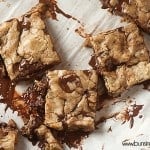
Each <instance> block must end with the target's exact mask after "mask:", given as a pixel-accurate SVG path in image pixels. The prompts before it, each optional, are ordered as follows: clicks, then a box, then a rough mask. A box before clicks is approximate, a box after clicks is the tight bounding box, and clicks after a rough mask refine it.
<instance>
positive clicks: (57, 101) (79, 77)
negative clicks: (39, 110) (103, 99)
mask: <svg viewBox="0 0 150 150" xmlns="http://www.w3.org/2000/svg"><path fill="white" fill-rule="evenodd" d="M47 78H48V79H49V85H48V86H49V88H48V92H47V95H46V104H45V121H44V124H45V125H46V126H48V127H50V128H53V129H56V130H68V131H74V130H83V131H85V132H88V131H92V130H94V129H95V124H94V123H95V113H96V102H97V82H98V77H97V74H96V71H94V70H92V71H89V70H84V71H79V70H78V71H73V70H72V71H71V70H68V71H67V70H56V71H49V72H48V73H47Z"/></svg>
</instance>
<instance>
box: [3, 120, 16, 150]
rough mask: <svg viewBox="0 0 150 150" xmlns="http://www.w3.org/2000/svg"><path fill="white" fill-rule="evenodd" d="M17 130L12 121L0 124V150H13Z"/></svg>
mask: <svg viewBox="0 0 150 150" xmlns="http://www.w3.org/2000/svg"><path fill="white" fill-rule="evenodd" d="M17 134H18V130H17V127H16V124H15V122H14V121H13V120H10V121H9V122H8V124H6V123H0V149H3V150H15V144H16V140H17Z"/></svg>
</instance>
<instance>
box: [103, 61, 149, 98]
mask: <svg viewBox="0 0 150 150" xmlns="http://www.w3.org/2000/svg"><path fill="white" fill-rule="evenodd" d="M103 77H104V80H105V85H106V87H107V90H108V92H109V94H111V95H114V96H115V95H116V96H117V95H119V94H120V93H121V92H123V91H124V90H125V89H128V88H129V87H131V86H133V85H136V84H139V83H141V82H143V81H146V80H149V79H150V63H149V62H140V63H138V64H137V65H133V66H129V67H127V66H126V65H122V66H119V67H118V68H117V69H116V70H115V71H112V72H105V73H104V75H103Z"/></svg>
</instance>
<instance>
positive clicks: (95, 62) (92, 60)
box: [89, 55, 97, 69]
mask: <svg viewBox="0 0 150 150" xmlns="http://www.w3.org/2000/svg"><path fill="white" fill-rule="evenodd" d="M89 65H90V66H92V67H93V69H97V61H96V56H95V55H93V56H92V57H91V60H90V62H89Z"/></svg>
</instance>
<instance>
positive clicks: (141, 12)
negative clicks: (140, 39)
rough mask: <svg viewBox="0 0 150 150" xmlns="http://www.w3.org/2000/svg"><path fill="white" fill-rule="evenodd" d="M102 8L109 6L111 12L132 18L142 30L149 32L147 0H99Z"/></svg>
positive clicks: (148, 2)
mask: <svg viewBox="0 0 150 150" xmlns="http://www.w3.org/2000/svg"><path fill="white" fill-rule="evenodd" d="M100 1H101V2H102V5H103V6H102V8H109V10H110V11H111V12H112V13H115V14H117V15H121V16H125V17H126V16H127V17H130V18H131V19H133V20H134V21H135V22H136V23H137V25H139V26H140V27H141V28H142V29H143V30H144V31H146V32H148V33H150V1H149V0H131V1H129V0H100Z"/></svg>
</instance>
